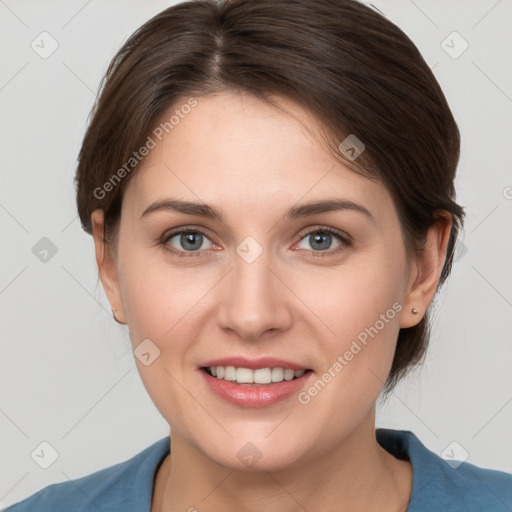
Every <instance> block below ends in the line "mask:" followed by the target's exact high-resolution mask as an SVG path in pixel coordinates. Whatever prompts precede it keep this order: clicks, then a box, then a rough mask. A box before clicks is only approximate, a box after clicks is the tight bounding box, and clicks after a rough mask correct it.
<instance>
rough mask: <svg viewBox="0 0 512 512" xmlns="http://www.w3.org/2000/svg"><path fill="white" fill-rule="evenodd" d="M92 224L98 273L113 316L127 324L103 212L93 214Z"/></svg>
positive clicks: (119, 321) (95, 211)
mask: <svg viewBox="0 0 512 512" xmlns="http://www.w3.org/2000/svg"><path fill="white" fill-rule="evenodd" d="M91 224H92V235H93V239H94V250H95V255H96V264H97V266H98V273H99V276H100V279H101V282H102V284H103V289H104V290H105V294H106V295H107V299H108V301H109V303H110V307H111V309H112V315H113V316H114V319H115V320H116V322H117V323H120V324H126V320H125V312H124V308H123V303H122V300H121V291H120V288H119V281H118V276H117V269H116V263H115V259H114V257H113V256H112V254H111V251H110V250H109V249H108V247H107V246H106V242H105V231H104V214H103V210H101V209H98V210H94V211H93V212H92V214H91Z"/></svg>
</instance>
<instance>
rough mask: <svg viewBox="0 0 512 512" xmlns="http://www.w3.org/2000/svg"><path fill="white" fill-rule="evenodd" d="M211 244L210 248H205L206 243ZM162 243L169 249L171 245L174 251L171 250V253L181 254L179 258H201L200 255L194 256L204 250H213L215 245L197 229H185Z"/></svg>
mask: <svg viewBox="0 0 512 512" xmlns="http://www.w3.org/2000/svg"><path fill="white" fill-rule="evenodd" d="M206 241H207V242H209V244H210V245H209V246H208V245H207V246H206V247H204V246H203V244H204V242H206ZM162 243H163V244H164V245H165V246H166V247H168V246H169V245H171V246H172V247H174V249H169V250H170V251H171V252H174V253H179V256H199V255H200V254H193V253H194V252H198V251H201V250H204V249H211V248H212V247H213V243H212V242H211V241H210V239H209V238H208V237H207V236H206V235H205V234H204V233H203V232H202V231H198V230H197V229H183V230H181V231H175V232H174V233H170V234H168V235H167V236H166V237H165V238H164V240H163V241H162ZM187 253H192V254H187Z"/></svg>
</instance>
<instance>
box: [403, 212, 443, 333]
mask: <svg viewBox="0 0 512 512" xmlns="http://www.w3.org/2000/svg"><path fill="white" fill-rule="evenodd" d="M436 217H437V219H436V221H435V223H434V225H432V226H431V227H430V229H429V230H428V233H427V237H426V240H425V245H424V247H423V249H422V250H421V252H420V253H419V254H418V255H417V257H416V261H415V264H414V265H413V266H412V269H411V273H410V279H409V283H410V284H409V286H408V291H407V294H406V297H405V300H404V304H403V311H404V313H403V314H402V317H401V319H400V327H401V328H405V327H413V326H415V325H417V324H418V323H419V322H420V321H421V319H422V318H423V316H424V315H425V312H426V310H427V308H428V306H429V304H430V302H431V301H432V299H433V298H434V295H435V293H436V290H437V287H438V284H439V279H440V277H441V271H442V269H443V266H444V263H445V260H446V251H447V248H448V242H449V240H450V233H451V228H452V217H451V215H450V214H449V213H448V212H444V211H438V212H437V215H436Z"/></svg>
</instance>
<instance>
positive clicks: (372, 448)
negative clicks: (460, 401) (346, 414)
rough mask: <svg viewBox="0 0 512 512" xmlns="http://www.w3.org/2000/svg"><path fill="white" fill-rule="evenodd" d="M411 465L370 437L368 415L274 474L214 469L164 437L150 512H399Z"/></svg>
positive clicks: (180, 442)
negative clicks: (164, 453)
mask: <svg viewBox="0 0 512 512" xmlns="http://www.w3.org/2000/svg"><path fill="white" fill-rule="evenodd" d="M411 487H412V467H411V465H410V463H409V462H408V461H401V460H398V459H396V458H395V457H393V456H392V455H391V454H389V453H388V452H386V451H385V450H384V449H383V448H382V447H381V446H380V445H379V444H378V443H377V440H376V438H375V411H374V410H373V411H372V413H371V414H370V415H369V416H368V417H367V418H365V420H364V421H363V422H362V423H361V424H360V425H359V426H358V427H357V428H356V429H355V430H354V431H353V432H352V433H351V434H350V435H349V436H348V437H346V438H345V439H343V440H342V441H340V442H339V443H338V444H337V445H336V446H334V447H333V448H332V449H330V450H328V451H327V452H326V453H324V454H322V455H320V456H318V457H315V458H313V459H311V458H309V459H307V460H306V459H305V460H303V461H300V462H299V463H297V464H295V465H294V466H293V467H291V468H287V469H285V470H281V471H273V472H269V471H238V470H232V469H230V468H226V467H224V466H222V465H219V464H217V463H215V462H214V461H212V460H211V459H209V458H208V457H206V456H205V455H204V454H203V453H201V452H199V451H198V450H197V447H195V446H192V445H191V444H190V443H189V442H188V441H187V440H186V439H184V438H183V437H182V436H180V435H179V434H177V433H175V432H171V453H170V454H169V456H168V457H167V458H166V459H165V460H164V462H163V463H162V465H161V466H160V468H159V470H158V473H157V477H156V481H155V488H154V494H153V503H152V508H151V512H178V511H180V512H182V511H190V512H194V511H201V512H203V511H209V510H211V511H213V510H223V511H225V512H231V511H233V512H234V511H235V510H236V511H253V510H265V511H268V512H274V511H276V512H277V511H279V512H288V511H289V512H292V511H297V510H351V511H355V512H356V511H363V510H364V511H366V510H379V511H382V512H385V511H386V510H390V511H391V510H392V511H394V512H398V511H402V512H403V511H405V510H406V509H407V504H408V502H409V499H410V493H411Z"/></svg>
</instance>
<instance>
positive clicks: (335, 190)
mask: <svg viewBox="0 0 512 512" xmlns="http://www.w3.org/2000/svg"><path fill="white" fill-rule="evenodd" d="M196 100H197V104H196V106H194V107H193V108H191V109H188V108H187V109H183V110H182V111H180V105H185V104H186V103H187V98H184V99H183V100H182V103H180V102H177V103H176V105H174V106H173V108H172V109H170V110H169V111H168V112H167V113H166V114H165V115H164V116H162V124H161V125H160V126H163V127H165V125H164V124H163V123H165V122H166V121H169V120H170V119H171V117H172V116H173V119H172V120H173V124H172V125H171V124H168V125H167V130H161V131H162V134H161V140H157V139H156V138H155V140H156V147H155V148H154V149H152V150H151V151H150V153H149V154H148V157H147V158H146V160H145V161H144V163H143V164H142V165H141V166H140V168H138V170H137V173H136V175H135V176H133V178H132V180H131V181H130V183H129V184H128V187H127V189H126V191H125V198H124V201H126V202H129V203H130V205H131V206H132V207H134V208H135V209H136V210H137V211H138V212H139V214H140V213H142V211H143V209H144V208H145V207H146V206H147V205H148V203H149V202H152V201H156V200H159V199H163V198H165V197H181V198H187V199H191V200H196V201H198V200H199V201H203V202H206V203H208V204H214V205H219V206H221V207H223V208H225V209H226V208H229V207H230V206H233V207H243V208H246V209H247V208H249V209H252V211H253V212H257V211H260V212H263V211H265V210H267V209H274V210H275V208H276V207H278V206H279V205H285V204H289V205H292V204H294V203H297V202H299V201H300V200H301V198H304V199H305V200H306V199H307V200H312V199H315V198H325V197H342V198H347V199H351V200H357V201H358V202H361V203H366V205H367V206H368V208H369V209H370V208H371V209H373V210H374V211H375V210H376V209H377V210H378V209H379V208H384V209H385V208H389V207H390V206H392V204H391V198H390V196H389V194H388V192H387V190H386V189H385V188H384V187H383V186H382V185H381V184H379V183H376V182H374V181H370V180H368V179H367V178H365V177H363V176H361V175H359V174H357V173H355V172H353V171H352V170H350V169H349V168H347V167H346V166H345V165H344V164H343V161H342V159H341V158H339V159H337V158H335V157H334V156H333V155H332V154H331V153H329V152H328V151H326V149H325V148H323V147H322V145H321V144H319V142H318V141H319V138H320V137H321V135H320V129H319V124H318V121H317V120H316V119H315V118H314V117H313V116H312V115H311V114H310V113H308V112H307V111H305V110H303V109H302V108H300V107H299V106H298V105H296V104H294V103H292V102H291V101H287V100H284V99H282V98H280V99H279V103H280V105H282V106H283V108H284V109H285V111H282V110H280V109H278V108H276V107H273V106H272V105H269V104H267V103H265V102H263V101H261V100H259V99H257V98H255V97H253V96H250V95H241V94H237V93H229V92H225V93H216V94H212V95H208V96H205V97H201V98H197V99H196ZM176 110H178V111H179V112H178V113H176ZM185 112H186V113H185ZM178 114H180V115H178ZM171 126H172V128H171ZM124 201H123V203H124Z"/></svg>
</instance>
